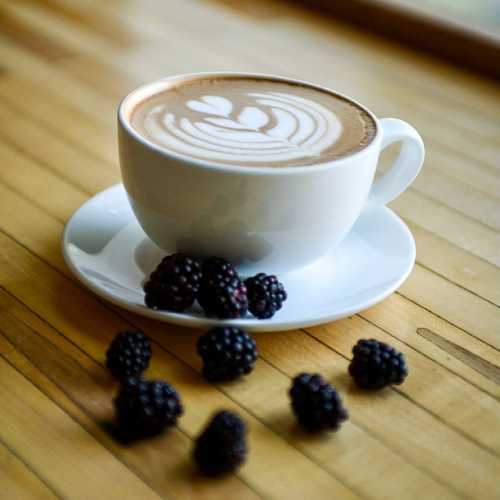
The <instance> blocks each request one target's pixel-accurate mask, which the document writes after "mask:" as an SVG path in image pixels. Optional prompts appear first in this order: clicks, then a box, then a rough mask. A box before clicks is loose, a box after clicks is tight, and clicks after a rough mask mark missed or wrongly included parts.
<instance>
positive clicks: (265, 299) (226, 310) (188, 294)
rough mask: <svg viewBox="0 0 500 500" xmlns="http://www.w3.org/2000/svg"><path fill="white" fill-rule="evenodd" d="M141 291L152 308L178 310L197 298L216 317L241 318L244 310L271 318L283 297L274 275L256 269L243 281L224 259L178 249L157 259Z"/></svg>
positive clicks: (206, 312) (284, 298)
mask: <svg viewBox="0 0 500 500" xmlns="http://www.w3.org/2000/svg"><path fill="white" fill-rule="evenodd" d="M144 292H145V303H146V305H147V306H148V307H151V308H153V309H164V310H168V311H175V312H182V311H184V310H186V309H188V308H189V307H191V306H192V305H193V304H194V302H195V301H196V300H197V301H198V303H199V304H200V306H201V307H202V308H203V310H204V311H205V314H206V315H207V316H214V317H216V318H220V319H229V318H241V317H243V316H245V315H246V314H247V312H248V311H250V312H251V313H252V314H253V315H254V316H255V317H257V318H259V319H267V318H271V317H272V316H273V315H274V314H275V312H276V311H278V310H279V309H281V306H282V304H283V302H284V301H285V300H286V298H287V295H286V292H285V289H284V287H283V285H282V284H281V283H280V282H279V281H278V278H276V276H273V275H270V276H268V275H266V274H264V273H259V274H257V275H256V276H254V277H251V278H248V279H246V280H245V281H243V280H242V279H241V278H240V276H238V273H237V272H236V270H235V269H234V267H233V266H232V265H231V264H230V263H229V262H228V261H226V260H224V259H221V258H219V257H210V258H208V259H205V260H204V261H200V260H199V259H196V258H195V257H191V256H190V255H186V254H182V253H176V254H173V255H169V256H167V257H165V258H164V259H163V260H162V261H161V262H160V264H159V265H158V267H157V268H156V269H155V271H153V273H152V274H151V275H150V277H149V279H148V281H147V282H146V283H145V285H144Z"/></svg>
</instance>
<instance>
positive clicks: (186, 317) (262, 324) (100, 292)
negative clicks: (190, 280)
mask: <svg viewBox="0 0 500 500" xmlns="http://www.w3.org/2000/svg"><path fill="white" fill-rule="evenodd" d="M120 188H121V189H123V190H124V188H123V185H122V183H117V184H114V185H112V186H110V187H108V188H106V189H104V190H102V191H100V192H98V193H96V194H95V195H94V196H92V197H91V198H89V199H88V200H87V201H85V202H84V203H83V204H82V205H80V206H79V207H78V208H77V209H76V210H75V211H74V212H73V213H72V215H71V217H70V218H69V219H68V221H67V222H66V224H65V227H64V231H63V234H62V238H61V246H62V253H63V257H64V261H65V262H66V265H67V266H68V267H69V269H70V271H71V272H72V274H73V275H74V276H75V277H76V278H77V279H78V280H79V281H80V282H82V283H83V284H84V285H85V286H86V287H87V288H88V289H90V290H91V291H92V292H93V293H95V294H96V295H97V296H98V297H100V298H103V299H105V300H106V301H108V302H110V303H112V304H114V305H117V306H119V307H121V308H123V309H126V310H128V311H130V312H133V313H136V314H139V315H141V316H146V317H148V318H151V319H156V320H158V321H162V322H167V323H172V324H176V325H179V326H183V327H188V328H196V329H202V328H206V327H208V328H210V327H213V326H222V325H224V326H234V327H240V328H244V329H246V330H247V331H253V332H260V331H262V332H266V331H267V332H271V331H282V330H297V329H300V328H307V327H312V326H317V325H320V324H325V323H330V322H332V321H336V320H338V319H341V318H345V317H347V316H351V315H353V314H355V313H357V312H360V311H363V310H365V309H368V308H370V307H372V306H374V305H375V304H378V303H379V302H381V301H382V300H384V299H385V298H387V297H388V296H389V295H391V294H392V293H393V292H394V291H395V290H397V289H398V288H399V287H400V286H401V284H402V283H403V282H404V281H405V280H406V279H407V278H408V276H409V274H410V273H411V271H412V270H413V267H414V265H415V259H416V246H415V239H414V237H413V234H412V233H411V231H410V230H409V228H408V226H407V225H406V224H405V223H404V221H403V220H401V218H400V217H399V216H398V215H396V214H395V213H394V212H393V211H392V210H391V209H390V208H389V207H387V206H385V205H376V208H377V209H382V210H383V211H385V212H386V213H385V215H386V216H388V217H390V218H392V219H393V220H394V221H395V222H396V224H398V225H399V226H400V229H401V231H402V233H405V234H406V237H407V238H409V242H410V247H411V250H410V251H411V255H410V259H409V264H408V268H407V269H406V270H405V272H404V273H402V274H401V276H400V277H399V279H398V280H397V281H395V282H394V283H393V284H392V285H391V286H389V287H388V288H387V289H386V290H384V291H383V292H382V293H380V294H377V295H374V296H373V297H371V298H370V299H367V300H365V301H363V302H361V303H357V304H355V305H354V306H351V307H345V308H343V309H336V310H335V312H334V313H327V314H323V315H319V316H308V317H304V318H303V319H299V320H293V321H285V320H280V319H279V318H270V319H264V320H259V319H257V318H240V319H229V320H220V319H216V318H204V317H200V316H193V315H192V314H189V313H175V312H169V311H158V310H154V309H150V308H148V307H146V306H145V305H139V304H137V303H136V302H131V301H129V300H127V299H124V298H120V297H118V296H116V295H115V294H113V293H112V292H109V291H107V290H104V289H102V288H101V287H99V286H98V285H96V284H95V283H94V282H92V281H91V280H89V279H88V278H87V277H86V276H85V274H83V273H82V272H81V271H80V270H79V269H78V266H77V265H76V264H75V262H74V259H73V258H72V257H71V255H70V252H69V250H68V248H69V243H70V241H69V233H70V230H71V228H72V226H73V225H74V224H75V222H76V221H77V218H78V215H79V213H80V212H81V211H82V210H84V208H85V207H87V206H88V205H90V204H93V203H96V202H98V201H99V200H100V199H101V198H105V197H106V196H108V195H109V193H110V192H112V191H117V190H119V189H120ZM125 194H126V193H125ZM371 206H373V205H371V204H369V203H368V204H367V205H366V207H365V208H364V210H369V209H370V207H371ZM346 238H349V235H347V236H346Z"/></svg>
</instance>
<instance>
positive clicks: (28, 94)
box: [0, 74, 118, 165]
mask: <svg viewBox="0 0 500 500" xmlns="http://www.w3.org/2000/svg"><path fill="white" fill-rule="evenodd" d="M115 79H116V74H115ZM0 96H1V98H2V106H7V107H8V108H10V109H12V110H15V111H16V112H17V113H20V114H22V115H23V116H24V117H29V118H30V120H32V121H35V122H37V123H39V124H43V127H44V128H47V129H48V130H52V131H53V132H54V133H56V134H58V135H60V136H61V137H63V138H65V139H66V140H67V141H69V142H71V144H72V146H73V147H76V148H77V149H78V148H84V149H86V150H87V151H88V152H90V153H92V154H93V155H95V156H97V157H99V158H101V159H102V160H104V161H106V162H107V163H111V164H113V165H116V163H117V160H118V153H117V144H116V137H115V134H114V130H113V128H112V127H109V126H106V125H105V124H104V123H102V122H101V121H98V120H96V119H94V118H93V117H92V116H91V115H88V114H87V112H86V111H85V110H84V109H81V108H79V107H78V105H76V104H75V98H74V97H72V96H66V95H64V94H63V95H61V93H60V92H57V90H55V89H50V88H45V87H43V86H41V85H37V84H36V82H29V81H27V80H24V79H22V78H16V77H14V76H13V75H12V76H5V77H4V78H0Z"/></svg>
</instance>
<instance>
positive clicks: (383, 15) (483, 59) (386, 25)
mask: <svg viewBox="0 0 500 500" xmlns="http://www.w3.org/2000/svg"><path fill="white" fill-rule="evenodd" d="M300 3H304V4H306V5H310V6H312V7H314V8H316V9H319V10H321V11H322V12H325V13H326V15H330V16H332V17H334V18H336V19H340V20H345V21H347V22H350V23H353V24H354V25H355V26H359V27H361V28H364V29H368V30H370V31H372V32H374V33H377V34H381V35H383V36H386V37H390V38H391V39H394V40H396V41H397V42H401V43H403V44H405V45H409V46H411V47H413V48H417V49H420V50H422V51H424V52H427V53H430V54H432V55H437V56H440V57H443V58H445V59H447V60H449V61H451V62H453V63H456V64H459V65H460V66H463V67H467V68H471V69H473V70H476V71H479V72H480V73H483V74H485V75H487V76H492V77H495V78H500V71H499V70H498V69H497V68H496V61H498V59H499V58H500V37H498V36H497V33H496V32H495V31H494V30H493V28H492V27H491V26H490V25H486V26H488V28H486V27H484V26H481V29H480V28H479V27H478V26H477V25H474V23H471V22H470V21H469V22H467V23H465V22H463V21H462V22H458V21H457V20H456V19H455V18H454V17H451V15H450V7H452V6H453V4H451V5H450V6H449V7H448V8H447V9H446V10H447V12H448V15H447V16H443V15H430V14H429V11H428V10H426V9H425V7H424V8H422V6H421V5H420V4H414V3H413V2H411V3H410V5H408V3H406V2H401V1H399V2H395V1H394V0H392V1H391V0H390V1H387V0H385V1H384V0H375V1H374V0H368V1H367V0H353V1H351V2H348V3H340V4H338V3H332V2H329V1H327V0H300ZM479 8H480V6H479V5H477V4H476V6H475V9H474V11H477V10H479ZM451 12H453V11H451ZM491 15H494V13H491ZM469 17H470V16H469Z"/></svg>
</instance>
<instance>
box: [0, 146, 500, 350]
mask: <svg viewBox="0 0 500 500" xmlns="http://www.w3.org/2000/svg"><path fill="white" fill-rule="evenodd" d="M0 151H1V149H0ZM37 172H38V170H37V168H36V167H35V168H33V169H32V170H31V172H30V177H33V178H35V177H36V176H37V175H38V173H37ZM0 178H1V176H0ZM18 182H19V183H21V184H22V182H23V179H21V178H19V179H18ZM4 200H5V202H6V203H11V204H12V203H16V204H17V202H16V200H15V198H13V197H12V195H9V193H5V195H4ZM67 201H68V202H69V204H70V205H69V207H68V209H67V212H68V213H69V212H71V211H72V210H74V209H75V208H76V207H77V206H78V203H79V202H78V199H74V198H73V197H72V196H68V197H67ZM25 211H26V207H24V208H22V209H19V210H17V211H16V213H20V214H21V213H24V212H25ZM35 217H36V214H35ZM37 218H39V217H37ZM19 219H20V220H17V218H15V217H14V218H11V219H9V220H8V222H5V223H4V228H6V230H8V231H14V233H13V234H15V235H16V236H17V237H22V238H23V240H24V239H25V238H26V237H25V236H21V235H24V234H27V235H32V234H36V233H35V232H34V230H35V227H32V225H31V224H30V219H29V218H28V219H26V218H25V217H20V218H19ZM26 224H27V225H28V227H26V229H25V230H21V228H23V227H24V226H26ZM45 225H46V224H44V225H43V226H45ZM43 234H47V230H46V229H45V230H44V233H43ZM53 234H54V236H55V237H56V238H57V234H58V233H57V232H56V233H53ZM26 241H28V242H29V241H30V240H26ZM30 244H31V245H33V244H35V248H39V246H37V244H36V243H35V242H33V241H31V243H30ZM56 245H57V243H56ZM51 246H52V245H51ZM421 272H423V273H424V278H420V279H419V276H420V270H419V271H418V272H416V273H417V274H416V273H413V275H412V277H410V281H409V283H410V285H411V284H412V283H413V282H414V281H413V280H416V281H417V284H418V283H420V284H421V286H422V287H423V289H424V290H425V286H427V284H426V283H425V280H426V279H427V278H425V277H428V280H430V282H431V283H433V285H432V286H433V287H434V289H435V290H436V291H437V293H435V294H432V296H430V295H428V294H427V295H426V297H427V296H429V297H431V298H430V299H426V300H432V301H433V302H432V303H431V304H430V306H432V307H431V308H434V309H438V311H441V309H442V308H443V307H448V306H447V297H448V296H449V295H450V293H453V295H454V296H455V297H458V298H460V301H459V302H457V304H459V305H460V307H457V310H456V311H455V312H454V315H453V316H451V317H452V318H454V319H455V317H456V321H457V323H458V324H459V326H467V327H471V331H472V332H474V335H479V338H483V340H485V341H486V342H493V343H495V342H496V338H495V336H494V335H493V334H492V331H494V330H491V329H489V328H488V325H492V326H493V325H494V324H495V321H496V319H497V317H498V310H497V309H496V308H495V306H493V305H491V304H488V303H487V302H484V301H482V300H481V299H479V298H478V297H476V296H474V295H473V294H471V293H469V292H466V291H464V290H462V289H461V288H459V287H457V286H456V285H453V284H452V283H449V282H447V281H446V280H442V279H441V278H439V277H436V276H435V275H433V274H432V273H429V272H428V271H426V270H424V269H422V270H421ZM432 280H434V281H432ZM434 282H435V283H434ZM407 289H408V290H409V292H408V293H407V295H408V296H409V297H410V298H412V299H413V300H415V301H417V302H418V298H415V297H414V296H413V295H412V290H417V291H418V290H420V289H421V288H419V286H417V285H415V286H413V287H410V286H409V285H407ZM455 292H456V293H455ZM414 293H416V292H414ZM474 303H476V304H477V307H476V309H475V311H476V314H480V315H481V316H483V317H484V318H485V320H488V318H489V323H488V322H487V323H485V325H486V327H484V328H483V327H482V326H479V327H478V328H476V327H475V325H472V324H470V323H465V325H464V324H463V321H467V318H468V317H469V316H468V315H470V311H471V304H474ZM440 308H441V309H440ZM417 310H418V311H419V312H420V313H422V310H421V308H417ZM465 311H467V313H466V312H465ZM441 312H443V311H441ZM443 314H444V313H443ZM448 317H449V316H446V318H447V319H448ZM494 345H496V344H494Z"/></svg>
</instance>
